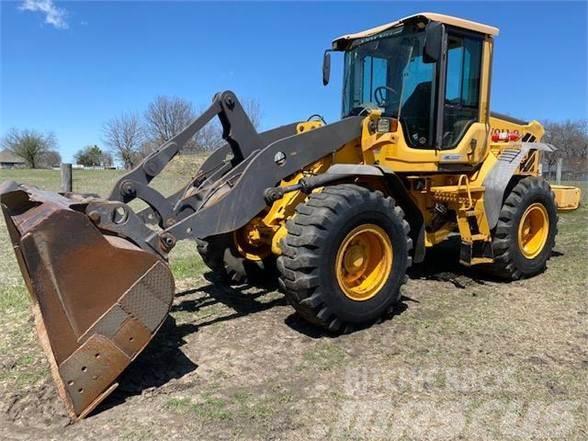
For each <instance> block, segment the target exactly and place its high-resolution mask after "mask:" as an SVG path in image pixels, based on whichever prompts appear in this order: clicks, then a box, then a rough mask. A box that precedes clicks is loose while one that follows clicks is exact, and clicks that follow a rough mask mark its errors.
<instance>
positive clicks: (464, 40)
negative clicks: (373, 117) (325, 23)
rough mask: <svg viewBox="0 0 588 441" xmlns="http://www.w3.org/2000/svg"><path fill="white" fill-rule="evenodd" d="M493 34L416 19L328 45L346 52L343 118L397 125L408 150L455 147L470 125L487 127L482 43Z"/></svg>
mask: <svg viewBox="0 0 588 441" xmlns="http://www.w3.org/2000/svg"><path fill="white" fill-rule="evenodd" d="M497 33H498V29H496V28H493V27H490V26H485V25H481V24H478V23H473V22H470V21H467V20H461V19H457V18H454V17H448V16H443V15H440V14H429V13H423V14H418V15H414V16H411V17H407V18H404V19H402V20H399V21H397V22H393V23H390V24H388V25H383V26H380V27H377V28H374V29H370V30H368V31H364V32H360V33H357V34H351V35H347V36H343V37H340V38H338V39H336V40H334V41H333V50H334V51H343V52H344V53H345V60H344V78H343V117H348V116H353V115H362V114H366V113H367V112H368V111H369V110H370V109H373V108H379V109H381V111H382V115H383V116H387V117H391V118H395V119H397V120H398V121H399V122H400V125H401V127H402V131H403V133H404V138H405V141H406V143H407V144H408V146H409V147H411V148H418V149H447V150H449V149H453V148H455V147H456V146H457V145H458V143H459V142H460V140H462V138H463V137H464V134H465V133H466V131H467V130H468V128H469V127H471V126H472V124H474V123H476V122H483V123H486V120H487V117H488V109H487V105H488V98H487V93H488V91H487V90H485V91H482V87H481V85H482V75H483V70H482V65H483V55H484V49H485V46H484V42H485V41H487V40H488V39H489V38H490V37H491V36H493V35H496V34H497ZM486 48H487V50H488V51H490V46H486ZM486 81H488V79H486ZM486 89H488V88H487V87H486ZM440 97H441V98H440Z"/></svg>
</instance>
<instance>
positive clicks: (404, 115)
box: [400, 54, 435, 148]
mask: <svg viewBox="0 0 588 441" xmlns="http://www.w3.org/2000/svg"><path fill="white" fill-rule="evenodd" d="M434 75H435V64H425V63H423V57H422V56H421V55H420V54H413V56H412V57H411V59H410V61H409V62H408V65H407V66H406V68H405V69H404V73H403V76H404V80H403V90H402V97H401V100H400V102H401V107H400V121H401V123H402V125H403V126H404V130H405V132H406V135H407V141H408V143H409V144H410V145H411V146H413V147H421V148H426V147H431V146H432V145H433V141H434V140H433V126H432V125H431V105H432V93H433V90H434V87H435V85H434V84H433V79H434Z"/></svg>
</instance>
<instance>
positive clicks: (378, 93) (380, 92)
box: [374, 86, 398, 107]
mask: <svg viewBox="0 0 588 441" xmlns="http://www.w3.org/2000/svg"><path fill="white" fill-rule="evenodd" d="M390 95H398V92H397V91H396V89H393V88H392V87H389V86H379V87H376V90H374V99H375V100H376V104H377V105H378V107H386V104H388V102H387V101H388V98H389V96H390Z"/></svg>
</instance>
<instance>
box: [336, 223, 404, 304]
mask: <svg viewBox="0 0 588 441" xmlns="http://www.w3.org/2000/svg"><path fill="white" fill-rule="evenodd" d="M392 260H393V251H392V242H391V241H390V238H389V237H388V234H386V232H385V231H384V230H383V229H382V228H381V227H379V226H377V225H374V224H364V225H360V226H359V227H356V228H354V229H353V230H351V231H350V232H349V234H347V236H346V237H345V239H344V240H343V242H342V243H341V246H340V247H339V251H338V252H337V259H336V262H335V265H336V269H337V271H336V274H337V282H338V283H339V287H340V288H341V290H342V291H343V293H344V294H345V296H347V297H348V298H350V299H352V300H356V301H365V300H369V299H371V298H372V297H374V296H375V295H376V294H378V292H379V291H380V290H381V289H382V287H383V286H384V285H385V284H386V281H387V280H388V278H389V276H390V272H391V271H392Z"/></svg>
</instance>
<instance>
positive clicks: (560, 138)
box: [543, 120, 588, 172]
mask: <svg viewBox="0 0 588 441" xmlns="http://www.w3.org/2000/svg"><path fill="white" fill-rule="evenodd" d="M543 126H544V127H545V136H544V137H543V141H544V142H547V143H549V144H553V145H554V146H555V147H557V150H556V151H555V152H551V153H548V154H546V155H544V159H543V164H544V166H545V167H546V169H547V170H548V172H552V171H553V170H554V169H555V164H556V163H557V161H558V159H560V158H563V159H564V160H565V161H566V162H567V163H569V164H574V163H578V164H583V162H582V161H581V160H583V159H586V158H588V120H567V121H562V122H554V121H545V122H544V123H543ZM574 171H581V170H574Z"/></svg>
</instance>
